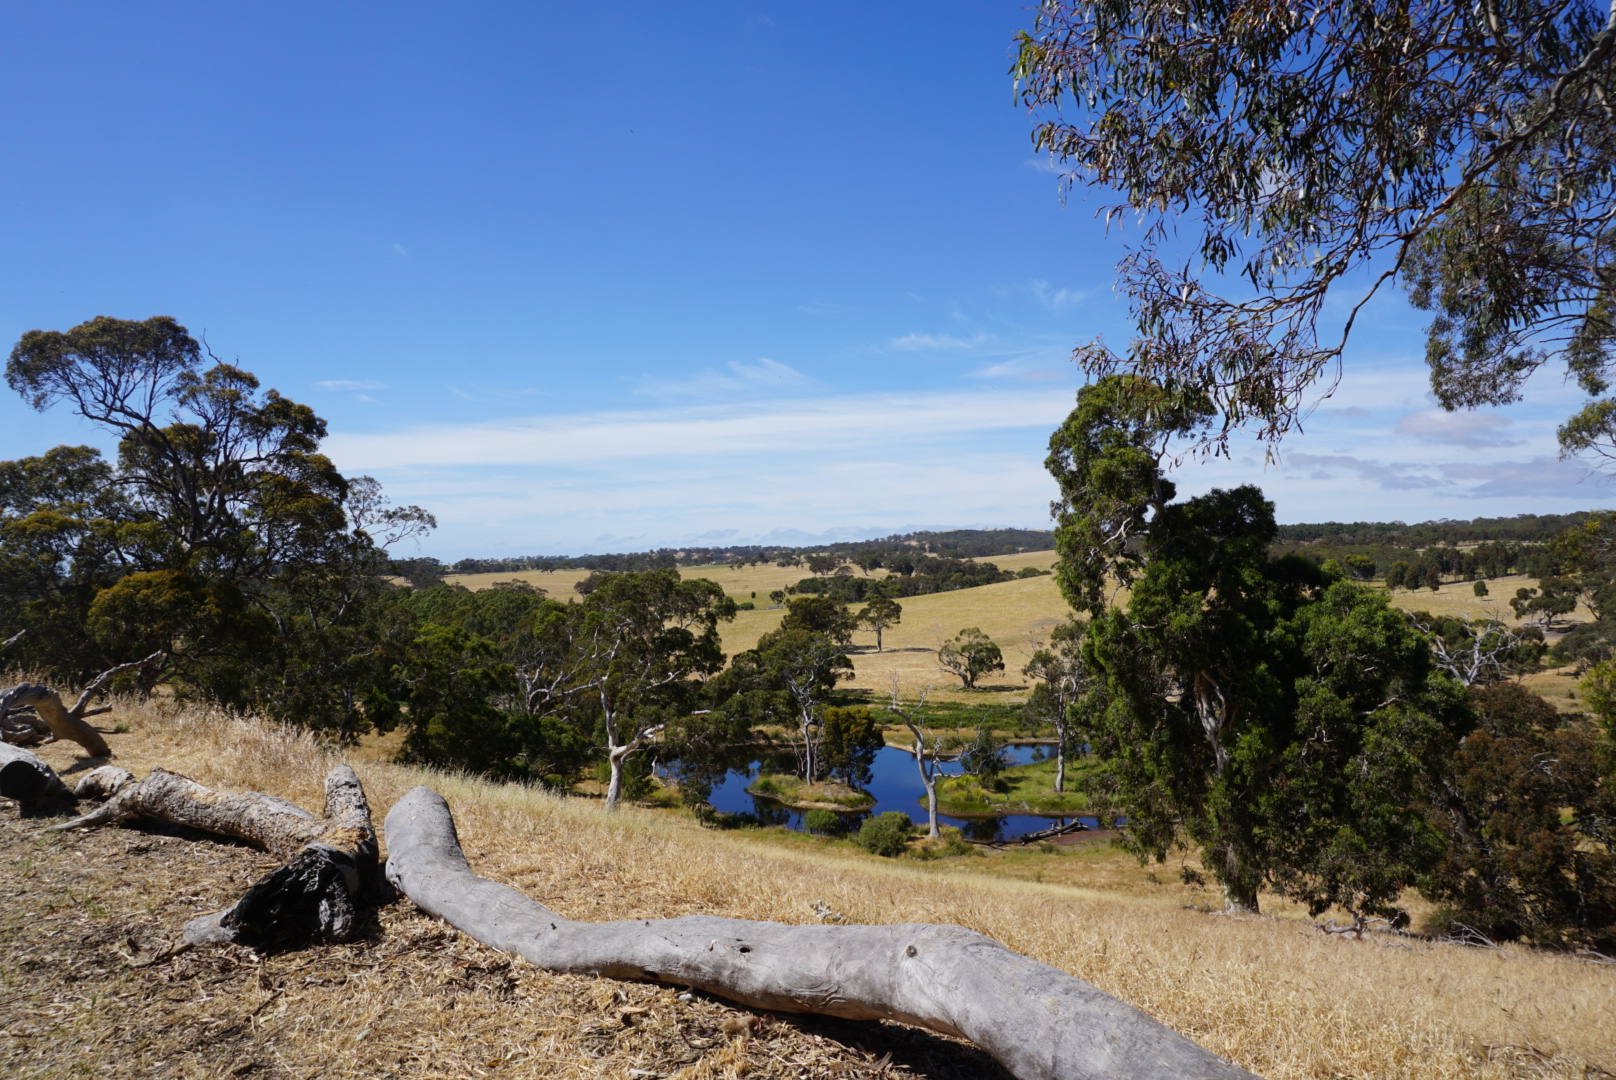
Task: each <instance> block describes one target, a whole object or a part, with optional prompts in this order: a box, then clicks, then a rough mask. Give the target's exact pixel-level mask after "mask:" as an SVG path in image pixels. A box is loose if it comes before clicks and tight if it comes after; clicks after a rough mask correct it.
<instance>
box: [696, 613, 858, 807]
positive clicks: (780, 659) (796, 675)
mask: <svg viewBox="0 0 1616 1080" xmlns="http://www.w3.org/2000/svg"><path fill="white" fill-rule="evenodd" d="M852 674H853V664H852V662H851V661H850V660H848V658H847V655H846V654H845V653H844V652H843V651H842V646H841V645H840V644H838V643H837V642H835V641H833V640H831V639H830V638H829V637H827V636H826V635H824V634H822V633H819V632H817V631H813V630H804V629H787V628H784V627H782V629H779V630H775V631H773V632H771V633H768V634H764V635H763V636H762V637H761V638H759V639H758V643H757V645H756V647H754V648H752V649H748V650H747V651H746V652H743V653H740V654H739V655H737V656H736V657H735V660H734V662H733V663H732V664H731V665H730V667H729V669H728V670H727V671H725V672H724V673H723V675H721V676H720V677H719V678H718V679H716V680H714V685H713V696H714V698H715V699H717V700H718V701H719V702H720V703H721V704H720V705H719V706H718V708H719V710H721V711H723V712H724V713H726V714H728V715H734V716H746V717H748V718H749V719H750V721H751V723H753V724H778V725H780V726H781V727H786V728H795V729H796V732H797V739H796V741H794V742H793V744H792V751H793V753H795V754H796V757H797V764H798V768H799V771H800V773H801V775H802V778H803V779H804V780H806V781H808V782H809V783H813V782H814V781H815V780H817V779H819V776H820V773H821V771H822V769H823V766H824V764H825V763H824V761H823V760H822V758H821V756H820V752H819V751H820V745H821V743H822V741H823V739H824V735H825V711H826V708H827V706H828V705H829V703H830V696H831V693H832V691H834V690H835V689H836V683H837V682H838V680H840V679H841V678H843V677H844V676H848V677H850V676H851V675H852Z"/></svg>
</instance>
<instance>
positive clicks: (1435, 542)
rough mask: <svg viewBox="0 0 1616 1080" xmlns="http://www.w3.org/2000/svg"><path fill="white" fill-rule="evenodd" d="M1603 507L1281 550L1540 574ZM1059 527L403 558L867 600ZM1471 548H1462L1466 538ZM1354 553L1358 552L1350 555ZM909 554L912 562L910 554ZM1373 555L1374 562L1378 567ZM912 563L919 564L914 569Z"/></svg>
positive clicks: (1373, 527)
mask: <svg viewBox="0 0 1616 1080" xmlns="http://www.w3.org/2000/svg"><path fill="white" fill-rule="evenodd" d="M1592 513H1593V511H1578V512H1576V513H1572V514H1518V515H1516V516H1515V517H1497V518H1472V519H1469V520H1466V521H1453V520H1446V519H1444V520H1439V521H1422V522H1419V523H1418V524H1414V525H1409V524H1406V523H1404V522H1401V521H1354V522H1340V521H1326V522H1318V523H1312V524H1301V525H1281V526H1279V535H1278V537H1277V539H1276V541H1275V543H1274V546H1273V552H1274V554H1275V555H1301V556H1304V557H1306V558H1309V559H1312V560H1314V561H1315V562H1324V561H1326V560H1329V559H1333V560H1335V561H1336V562H1337V563H1338V564H1340V565H1341V566H1343V567H1344V568H1346V570H1347V572H1348V573H1349V574H1350V575H1351V576H1353V577H1358V578H1362V579H1368V578H1377V579H1379V578H1384V577H1386V575H1387V574H1388V573H1390V572H1391V571H1392V567H1393V566H1394V565H1396V564H1397V563H1405V564H1408V566H1410V567H1415V568H1417V570H1418V572H1419V573H1420V574H1422V575H1423V574H1425V573H1426V570H1427V568H1428V567H1435V568H1436V570H1437V572H1438V573H1440V575H1441V576H1442V578H1443V579H1444V580H1450V581H1451V580H1455V579H1458V580H1470V579H1473V578H1483V577H1485V578H1494V577H1501V576H1503V575H1505V574H1517V573H1526V574H1534V573H1538V572H1539V571H1540V570H1541V571H1542V572H1549V571H1548V570H1547V568H1543V567H1539V566H1537V565H1536V563H1537V561H1538V560H1539V559H1540V558H1541V555H1540V554H1538V548H1539V546H1540V545H1542V544H1545V543H1547V542H1548V541H1549V540H1551V539H1553V538H1554V537H1555V536H1557V535H1559V534H1560V533H1562V532H1564V531H1565V530H1567V529H1570V528H1572V527H1574V526H1577V525H1580V524H1582V523H1583V522H1585V521H1587V519H1588V518H1589V517H1590V515H1591V514H1592ZM1054 543H1055V541H1054V537H1053V534H1052V533H1050V532H1048V531H1047V530H1042V529H953V530H950V531H947V532H913V533H896V534H894V535H892V536H887V537H883V538H881V539H879V540H849V541H839V542H837V543H834V544H813V545H807V546H803V547H791V546H787V545H767V544H765V545H758V544H742V545H736V546H732V547H700V548H657V549H656V550H654V551H639V552H619V553H613V554H604V555H524V556H519V557H515V558H507V559H461V560H460V561H459V562H456V563H453V564H446V563H441V562H439V561H437V560H436V559H416V560H410V561H409V562H408V563H407V564H406V563H400V566H399V569H400V572H401V573H404V574H406V575H407V576H411V577H414V576H415V575H416V574H421V573H423V572H424V573H425V575H426V576H427V577H431V576H433V575H442V574H519V573H535V572H538V573H546V572H550V571H555V570H589V571H615V572H624V571H633V570H661V569H666V568H667V567H673V566H709V565H713V564H719V563H724V564H729V565H760V564H763V563H775V564H777V565H779V566H805V565H806V566H808V567H809V569H810V570H811V571H812V572H813V573H814V575H815V577H814V578H810V579H806V580H804V581H803V582H800V583H799V584H798V585H797V586H796V591H798V592H812V593H819V594H822V595H829V596H836V597H837V598H838V599H842V598H845V599H847V600H848V601H849V602H855V603H856V602H859V601H862V600H863V599H864V598H865V596H866V595H868V594H869V591H870V588H871V585H870V583H869V582H868V581H865V579H863V578H847V577H833V576H831V575H830V574H829V568H830V567H835V566H839V565H844V564H845V565H851V566H861V567H865V568H866V569H870V568H874V567H877V566H884V567H886V568H887V569H888V570H890V571H891V572H892V573H893V574H895V575H898V576H900V577H902V578H904V581H903V582H902V583H899V584H894V585H892V586H889V588H891V589H893V590H894V591H893V593H892V595H894V596H920V595H923V594H925V593H931V592H945V591H948V590H950V589H966V588H971V587H972V586H975V585H990V584H993V583H995V582H998V581H1004V580H1007V579H1008V578H1010V577H1013V576H1015V575H1013V574H1009V573H1007V572H1004V571H1000V570H998V569H997V568H996V567H992V566H990V565H981V564H974V565H973V564H971V563H970V560H974V559H986V558H992V557H994V556H996V555H1014V554H1018V553H1020V552H1024V551H1048V550H1050V549H1051V548H1053V547H1054ZM1461 545H1462V546H1463V547H1465V548H1466V549H1468V550H1464V551H1459V550H1453V549H1456V548H1458V547H1459V546H1461ZM1349 556H1351V557H1352V558H1350V559H1349ZM905 560H907V563H906V562H905ZM1365 560H1369V561H1370V562H1372V563H1373V564H1374V566H1373V569H1369V568H1368V564H1367V563H1366V562H1365ZM906 565H910V568H909V569H905V566H906Z"/></svg>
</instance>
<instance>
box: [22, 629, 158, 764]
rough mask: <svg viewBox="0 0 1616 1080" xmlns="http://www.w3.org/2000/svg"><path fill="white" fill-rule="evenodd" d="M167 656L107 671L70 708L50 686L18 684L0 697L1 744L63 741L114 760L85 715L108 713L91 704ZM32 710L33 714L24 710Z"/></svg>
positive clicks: (152, 657)
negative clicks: (130, 675)
mask: <svg viewBox="0 0 1616 1080" xmlns="http://www.w3.org/2000/svg"><path fill="white" fill-rule="evenodd" d="M165 655H166V654H165V653H162V652H154V653H152V654H151V655H150V656H147V657H144V658H142V659H140V660H134V661H131V662H130V663H127V664H119V665H117V666H116V667H111V668H108V669H107V670H106V671H103V672H102V673H101V674H99V675H97V676H96V677H95V678H94V679H92V680H91V681H90V684H89V685H88V686H86V687H85V688H84V690H83V692H81V693H80V694H79V697H78V700H77V701H75V702H74V703H73V705H72V707H71V708H69V707H68V706H66V705H63V704H62V696H61V695H60V694H58V693H57V692H56V691H55V690H52V689H51V688H50V687H48V686H40V685H37V684H35V683H26V682H25V683H19V684H18V685H16V686H14V687H12V688H11V689H10V690H7V691H5V692H4V693H3V694H0V742H8V743H13V744H24V743H29V744H31V743H35V742H44V741H51V740H57V739H62V740H66V741H68V742H75V743H78V744H79V745H80V746H82V747H84V749H85V750H86V751H88V752H89V754H90V756H91V757H111V756H112V748H111V747H109V746H108V745H107V741H106V740H105V739H103V738H102V737H101V733H100V732H99V731H97V730H95V728H93V727H91V726H90V725H89V724H87V723H85V720H84V718H85V717H86V716H95V715H98V714H100V713H104V712H107V711H108V709H109V708H110V707H103V708H100V709H90V708H89V705H90V702H91V701H92V700H93V699H94V698H95V695H97V694H99V693H100V692H101V691H102V690H104V689H106V686H107V684H108V683H109V682H111V681H112V680H113V679H114V678H116V677H117V676H119V675H122V674H123V673H124V672H127V671H134V670H135V669H137V668H143V667H146V666H147V665H149V664H155V663H156V662H157V661H159V660H161V659H163V657H164V656H165ZM27 709H32V710H33V714H32V715H30V714H29V713H27V712H25V711H23V710H27Z"/></svg>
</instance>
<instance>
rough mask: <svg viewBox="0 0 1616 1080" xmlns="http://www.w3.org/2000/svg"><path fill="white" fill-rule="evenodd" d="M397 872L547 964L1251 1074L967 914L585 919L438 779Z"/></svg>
mask: <svg viewBox="0 0 1616 1080" xmlns="http://www.w3.org/2000/svg"><path fill="white" fill-rule="evenodd" d="M386 834H387V847H388V860H387V877H388V879H389V880H390V881H391V882H392V883H393V885H394V886H395V887H396V888H398V889H399V890H400V891H401V892H402V893H403V894H404V895H405V896H407V897H409V898H410V899H411V900H412V901H414V902H415V904H416V905H417V906H419V907H421V908H422V909H423V910H425V911H426V912H428V913H429V914H432V915H436V916H437V917H439V918H441V919H443V920H445V921H446V922H448V923H449V924H450V925H452V926H454V927H456V928H457V929H459V930H461V931H463V932H464V933H466V934H469V935H470V936H471V937H473V938H475V939H476V940H478V941H480V942H482V943H483V944H485V945H489V946H492V947H494V948H496V949H501V950H503V951H505V952H510V953H515V954H517V955H519V956H521V957H523V958H524V959H526V960H528V961H529V962H531V963H533V964H535V965H537V966H539V967H543V968H547V969H549V970H551V971H558V972H565V973H573V974H593V975H604V976H609V977H614V978H622V979H636V980H643V981H650V982H658V983H667V984H673V985H678V986H692V987H697V988H699V989H701V990H705V991H708V992H710V993H713V994H717V995H719V996H722V997H726V998H729V999H730V1000H732V1001H738V1002H740V1003H742V1004H744V1005H749V1006H753V1007H756V1008H763V1009H773V1010H777V1011H780V1012H809V1013H823V1014H827V1015H830V1016H839V1017H844V1018H847V1019H853V1020H875V1019H885V1020H897V1021H900V1022H902V1023H906V1024H913V1025H915V1026H917V1027H924V1028H930V1029H931V1030H933V1031H940V1032H943V1033H944V1034H948V1035H957V1036H962V1037H964V1038H967V1039H970V1040H971V1041H972V1042H974V1043H976V1044H977V1045H978V1046H980V1047H982V1048H983V1049H984V1050H986V1051H987V1052H988V1053H989V1054H991V1055H993V1057H995V1058H996V1059H998V1061H999V1062H1000V1063H1001V1064H1003V1065H1004V1066H1005V1067H1006V1068H1007V1069H1009V1070H1010V1072H1011V1073H1013V1074H1014V1075H1015V1076H1017V1077H1018V1078H1020V1080H1099V1078H1101V1077H1105V1078H1108V1080H1168V1078H1172V1080H1253V1078H1252V1074H1251V1073H1248V1072H1246V1071H1245V1070H1244V1069H1239V1068H1236V1067H1234V1066H1233V1065H1230V1064H1229V1063H1227V1062H1225V1061H1223V1060H1222V1059H1221V1058H1218V1057H1217V1056H1215V1055H1214V1054H1212V1053H1210V1052H1209V1051H1207V1050H1205V1049H1203V1048H1202V1047H1200V1046H1197V1045H1196V1044H1195V1043H1193V1042H1191V1041H1189V1040H1188V1039H1186V1038H1184V1037H1183V1036H1181V1035H1179V1034H1177V1033H1176V1032H1173V1031H1171V1030H1169V1029H1168V1028H1167V1027H1165V1026H1164V1025H1162V1024H1161V1023H1159V1022H1157V1021H1156V1020H1154V1019H1152V1018H1151V1017H1149V1016H1146V1015H1145V1014H1144V1013H1142V1012H1139V1011H1138V1010H1137V1009H1134V1008H1133V1007H1131V1006H1129V1005H1126V1004H1124V1003H1123V1002H1121V1001H1118V1000H1117V999H1116V998H1113V997H1111V996H1110V995H1109V994H1105V993H1103V992H1101V991H1100V990H1098V989H1097V988H1095V987H1093V986H1091V985H1090V984H1088V983H1086V982H1084V981H1082V980H1081V979H1077V978H1074V977H1072V976H1070V975H1067V974H1066V973H1065V972H1062V971H1058V970H1056V969H1055V968H1052V967H1049V966H1048V965H1045V964H1040V963H1038V962H1037V961H1035V960H1031V959H1029V958H1027V957H1025V956H1021V955H1019V954H1017V953H1014V952H1011V951H1010V950H1009V949H1007V948H1005V947H1004V946H1003V945H1000V944H999V943H998V942H996V941H994V940H992V939H991V938H988V937H985V936H983V935H982V934H978V933H976V932H974V931H971V930H966V929H964V928H962V927H958V926H931V925H922V924H914V923H906V924H900V925H896V926H783V925H780V924H778V923H767V922H748V921H745V920H741V919H721V918H715V917H712V916H689V917H686V918H680V919H662V920H657V921H654V922H651V921H633V922H609V923H581V922H573V921H571V920H569V919H564V918H562V917H561V916H560V915H557V914H556V913H555V912H553V911H551V910H550V909H549V908H547V907H545V906H544V905H543V904H540V903H539V902H537V901H535V900H532V899H530V898H528V897H526V896H524V895H522V894H521V893H519V892H517V891H515V890H514V889H510V888H507V887H506V886H504V885H499V884H496V883H495V882H492V881H489V880H487V879H486V878H482V877H479V876H477V874H475V873H473V872H472V870H471V867H470V866H469V865H468V864H467V862H466V858H465V855H464V854H463V853H462V851H461V848H460V841H459V838H458V837H457V836H456V834H455V827H454V819H453V816H452V815H451V814H450V812H449V807H448V804H447V803H445V802H444V801H443V799H442V798H441V797H440V796H439V795H438V794H437V793H436V792H434V791H432V790H430V789H429V788H424V787H418V788H415V789H414V790H412V791H410V792H409V793H408V794H406V795H405V796H404V797H403V798H402V799H400V800H399V801H398V803H397V804H396V805H395V806H394V807H393V809H392V810H391V811H390V812H389V813H388V815H387V823H386Z"/></svg>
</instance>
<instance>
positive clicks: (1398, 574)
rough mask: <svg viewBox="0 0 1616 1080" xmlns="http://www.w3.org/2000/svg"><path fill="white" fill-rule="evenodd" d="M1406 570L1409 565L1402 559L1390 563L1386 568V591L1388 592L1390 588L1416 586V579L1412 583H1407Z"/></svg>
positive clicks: (1411, 587) (1417, 583)
mask: <svg viewBox="0 0 1616 1080" xmlns="http://www.w3.org/2000/svg"><path fill="white" fill-rule="evenodd" d="M1408 571H1409V565H1408V563H1407V562H1405V561H1403V560H1402V559H1398V560H1397V561H1396V562H1394V563H1392V564H1391V566H1390V567H1388V568H1387V570H1386V589H1387V591H1388V592H1390V591H1391V590H1392V589H1402V588H1410V589H1413V588H1418V587H1419V582H1418V581H1416V582H1415V583H1414V584H1413V585H1410V584H1409V583H1408Z"/></svg>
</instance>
